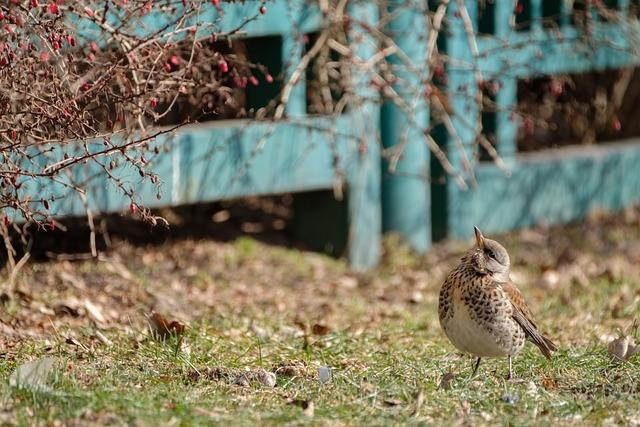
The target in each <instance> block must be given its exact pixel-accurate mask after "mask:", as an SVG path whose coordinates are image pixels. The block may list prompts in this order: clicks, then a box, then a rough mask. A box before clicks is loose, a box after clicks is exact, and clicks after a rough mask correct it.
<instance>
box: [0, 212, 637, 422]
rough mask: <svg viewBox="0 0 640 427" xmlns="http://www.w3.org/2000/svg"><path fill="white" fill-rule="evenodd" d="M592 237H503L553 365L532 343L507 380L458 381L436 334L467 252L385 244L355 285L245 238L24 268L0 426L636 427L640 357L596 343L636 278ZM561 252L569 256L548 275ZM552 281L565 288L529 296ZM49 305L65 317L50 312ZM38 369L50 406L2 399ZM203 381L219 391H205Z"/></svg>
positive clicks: (123, 249) (332, 270) (4, 364)
mask: <svg viewBox="0 0 640 427" xmlns="http://www.w3.org/2000/svg"><path fill="white" fill-rule="evenodd" d="M619 228H620V226H618V225H615V226H610V225H608V224H602V225H599V226H598V228H596V229H597V234H598V236H597V238H598V242H600V243H601V244H603V245H605V246H606V245H614V244H618V243H620V233H621V232H620V230H619ZM588 229H594V227H593V226H589V225H585V226H575V227H573V228H571V227H568V228H563V229H559V230H558V229H556V230H551V231H549V232H541V233H543V234H544V235H545V236H546V237H545V238H546V240H545V242H544V243H536V244H534V243H526V242H525V243H523V240H526V239H525V237H526V236H525V235H523V234H518V233H514V234H511V235H507V236H502V237H501V240H503V241H505V242H506V243H507V246H508V248H509V249H510V250H511V254H512V258H513V259H514V260H518V259H519V260H521V261H519V262H517V263H516V266H515V267H514V270H515V273H514V275H515V276H516V277H518V278H519V279H520V282H521V283H522V286H521V288H522V290H523V293H524V294H525V296H526V298H527V299H528V301H529V304H530V306H531V307H532V309H533V311H534V313H535V314H536V318H537V320H538V323H539V326H540V327H541V329H543V330H544V331H547V332H548V333H549V334H550V335H551V336H552V337H553V338H554V340H556V341H557V342H558V343H559V344H560V347H561V349H560V351H558V352H557V353H556V355H555V357H554V359H553V360H552V361H551V362H548V361H547V360H545V359H544V358H543V357H542V355H541V354H540V353H539V352H538V351H537V350H536V349H535V347H533V346H532V345H530V344H527V346H526V347H525V350H524V351H523V353H522V354H520V355H518V356H517V357H516V358H515V359H514V369H515V375H516V379H515V380H512V381H507V380H506V379H505V376H506V373H507V363H506V360H498V359H496V360H485V361H483V364H482V365H481V367H480V370H479V374H478V375H477V376H476V377H475V378H473V379H471V378H469V374H470V372H471V368H472V363H473V360H472V359H471V358H470V357H468V356H463V355H460V354H458V353H457V352H456V351H455V350H454V348H453V347H452V346H451V345H450V344H449V343H448V342H447V341H446V339H445V337H444V335H443V334H442V332H441V330H440V327H439V325H438V321H437V312H436V304H437V292H438V287H439V283H440V282H441V279H442V277H443V275H444V274H445V273H446V271H447V270H448V269H449V268H451V267H452V266H453V265H454V264H455V262H456V260H457V258H458V257H459V255H460V254H461V253H462V252H463V251H464V249H465V247H466V243H447V244H444V245H439V246H438V247H436V248H435V249H434V251H432V252H431V253H430V254H429V255H428V256H427V257H416V256H414V255H412V254H410V253H409V252H408V251H406V249H405V248H403V247H402V246H401V245H399V244H398V242H396V241H393V239H392V241H388V242H387V249H386V254H387V256H386V258H385V262H384V263H383V265H382V266H381V267H380V268H379V269H378V270H377V271H375V272H373V273H371V274H368V275H365V276H354V275H352V274H350V273H349V272H348V271H347V269H346V266H345V265H344V264H343V263H342V262H340V261H335V260H332V259H329V258H325V257H323V256H321V255H318V254H308V253H303V252H299V251H295V250H288V249H283V248H278V247H268V246H265V245H263V244H261V243H258V242H255V241H253V240H250V239H246V238H243V239H241V240H239V241H236V242H235V243H230V244H223V243H216V242H193V241H190V242H179V243H168V244H166V245H164V246H162V247H152V248H135V247H131V246H128V245H121V246H120V247H119V248H117V249H114V250H113V251H112V253H110V254H109V257H108V259H107V260H106V261H102V262H97V261H82V262H75V263H69V262H50V263H46V264H37V263H33V264H29V265H28V266H27V267H26V270H25V271H24V272H23V273H22V275H21V282H20V290H21V291H22V292H21V293H14V294H12V297H11V300H10V301H8V302H7V303H6V304H5V307H4V308H5V311H4V314H2V315H1V316H0V320H2V322H3V323H4V324H5V325H9V326H10V327H11V328H13V330H14V334H13V335H7V336H6V337H4V338H3V341H2V342H1V344H2V345H3V347H2V348H3V349H4V350H2V352H0V376H1V377H2V378H5V381H4V382H3V383H2V385H1V386H0V402H1V404H2V409H1V410H0V424H9V425H11V424H16V425H34V424H38V425H59V424H63V425H87V424H88V425H91V424H94V425H102V424H112V425H122V424H135V425H158V424H160V425H211V424H223V423H227V424H232V425H256V424H258V425H276V424H278V425H279V424H289V425H406V424H409V425H425V424H426V425H431V424H435V425H442V424H457V423H468V424H474V425H485V424H487V425H495V424H509V425H602V424H607V423H609V424H629V425H634V424H635V425H639V424H640V407H639V406H638V394H639V391H640V386H639V385H638V378H640V357H638V356H636V357H635V358H632V359H630V360H629V361H628V362H627V363H616V362H613V361H612V360H611V359H610V357H609V355H608V354H607V342H608V340H610V339H611V338H612V337H613V336H615V335H616V334H617V330H618V329H620V328H622V327H624V326H625V325H628V324H629V323H630V322H631V321H632V319H633V318H634V316H637V313H638V310H639V308H640V279H639V278H640V275H639V274H636V273H638V271H640V268H639V267H638V266H637V265H638V264H637V263H634V262H633V259H630V258H629V259H626V261H624V262H623V263H622V267H620V266H619V268H618V267H616V268H617V270H616V271H615V274H613V273H611V272H609V273H607V271H608V270H607V268H609V270H615V269H614V268H612V267H611V265H610V259H611V257H614V255H616V254H619V253H624V251H622V252H621V251H618V252H616V251H609V252H607V256H606V257H605V256H599V255H598V254H601V253H602V252H600V249H599V246H598V244H595V243H593V242H591V243H590V244H588V245H587V244H586V243H584V242H585V241H584V240H581V239H583V238H585V236H584V233H582V232H581V231H584V230H588ZM625 230H626V232H625V233H623V234H622V235H624V236H626V238H623V239H622V242H623V243H624V242H629V241H635V240H634V239H636V240H637V239H639V238H640V236H639V233H638V230H637V226H630V227H627V229H625ZM623 231H624V230H623ZM611 236H613V237H611ZM638 241H640V240H638ZM616 242H617V243H616ZM567 246H577V247H579V248H581V249H580V250H579V251H578V252H577V254H578V256H576V257H573V258H572V259H571V261H569V262H568V263H566V264H560V263H558V264H557V265H549V262H548V260H549V258H550V255H551V258H554V257H556V258H557V257H559V256H560V254H561V253H564V252H565V251H566V247H567ZM585 257H586V259H585ZM570 258H571V257H570ZM594 262H595V263H600V264H601V265H598V266H597V267H598V268H593V269H592V270H589V269H588V268H579V269H581V270H582V271H583V272H585V275H586V278H587V282H586V283H584V282H583V280H582V279H581V278H580V276H579V275H578V276H575V277H572V276H570V274H569V272H570V271H572V270H571V268H572V266H573V267H575V266H578V267H580V266H581V265H582V263H586V264H589V263H594ZM620 262H622V261H620ZM612 265H613V264H612ZM114 266H115V268H114ZM549 269H552V270H557V271H559V272H561V273H562V279H561V280H560V282H559V283H556V284H546V285H544V284H540V277H541V275H542V271H549ZM576 274H578V273H576ZM84 299H88V300H90V301H91V302H92V303H93V304H94V305H95V306H97V307H98V308H99V310H101V312H102V314H103V316H104V317H105V319H103V320H104V321H103V322H101V321H98V320H96V319H95V316H94V317H92V316H91V313H89V311H88V310H87V309H86V307H85V308H83V307H84V306H83V305H82V304H83V301H84ZM61 302H64V304H67V306H68V307H69V308H72V309H76V310H77V313H76V314H77V316H76V317H74V316H73V315H69V314H68V313H66V312H65V313H66V314H65V313H61V312H60V311H59V310H58V311H56V307H60V305H61ZM74 304H75V305H74ZM154 310H155V311H158V312H162V313H163V314H164V315H165V316H167V318H169V319H173V318H176V319H181V320H182V321H184V322H186V323H188V324H189V326H190V327H189V328H188V330H187V331H186V333H185V335H184V337H182V344H181V345H180V346H179V345H178V340H177V338H176V337H170V338H168V339H167V340H166V341H165V342H161V341H159V340H156V339H153V338H152V337H151V336H150V335H149V334H148V333H147V332H146V323H147V320H146V319H147V316H148V315H149V314H150V313H151V312H152V311H154ZM56 313H57V314H56ZM314 325H315V328H314ZM96 331H101V333H102V334H103V335H104V336H106V337H107V338H108V339H109V340H110V341H111V343H109V344H105V343H104V341H102V340H100V339H98V338H97V334H96ZM314 331H315V332H316V333H315V334H314ZM45 356H48V357H53V358H54V359H55V360H56V368H55V371H54V373H53V375H52V376H51V378H50V381H49V383H50V389H49V390H48V391H34V390H29V389H16V388H13V387H10V386H9V385H8V384H9V383H8V378H9V376H10V375H11V373H12V372H13V371H14V370H15V369H16V367H17V366H19V365H20V364H22V363H24V362H27V361H29V360H34V359H36V358H40V357H45ZM320 367H329V368H330V369H331V372H332V377H331V379H330V380H329V381H327V382H324V383H321V382H320V380H319V374H318V369H319V368H320ZM214 368H218V369H219V370H220V371H221V372H224V373H225V374H224V375H219V376H218V377H216V376H215V375H211V377H209V376H207V372H209V371H211V370H213V369H214ZM259 368H262V369H264V370H266V371H269V372H275V373H276V374H277V384H276V386H275V387H269V386H268V385H265V384H262V383H260V382H259V381H252V382H249V383H248V384H238V381H236V380H235V379H236V377H237V375H239V374H238V372H242V371H244V370H255V369H259ZM198 373H199V374H198ZM449 373H451V374H453V378H452V380H451V381H450V383H449V384H448V385H447V384H446V383H447V381H446V378H447V377H450V376H451V375H449ZM443 378H445V380H444V381H443ZM310 406H312V408H310ZM305 408H306V409H305Z"/></svg>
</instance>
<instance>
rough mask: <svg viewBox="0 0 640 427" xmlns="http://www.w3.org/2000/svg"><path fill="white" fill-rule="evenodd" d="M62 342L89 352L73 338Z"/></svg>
mask: <svg viewBox="0 0 640 427" xmlns="http://www.w3.org/2000/svg"><path fill="white" fill-rule="evenodd" d="M64 342H65V343H67V344H70V345H75V346H76V347H80V348H81V349H83V350H89V349H88V348H87V347H86V346H85V345H84V344H82V343H81V342H80V341H78V340H77V339H75V338H73V337H67V339H66V340H65V341H64Z"/></svg>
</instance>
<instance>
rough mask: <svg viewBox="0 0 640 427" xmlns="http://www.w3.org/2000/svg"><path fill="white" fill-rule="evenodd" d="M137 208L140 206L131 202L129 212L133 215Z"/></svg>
mask: <svg viewBox="0 0 640 427" xmlns="http://www.w3.org/2000/svg"><path fill="white" fill-rule="evenodd" d="M137 210H138V206H137V205H136V204H135V203H133V202H131V204H130V205H129V212H131V214H132V215H133V214H135V213H136V211H137Z"/></svg>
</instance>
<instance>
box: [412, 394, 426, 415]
mask: <svg viewBox="0 0 640 427" xmlns="http://www.w3.org/2000/svg"><path fill="white" fill-rule="evenodd" d="M423 403H424V392H423V391H422V390H420V391H419V392H418V394H417V395H416V402H415V405H414V407H413V412H411V416H412V417H417V416H419V415H420V408H421V407H422V404H423Z"/></svg>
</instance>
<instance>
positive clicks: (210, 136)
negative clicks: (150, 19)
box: [39, 0, 640, 269]
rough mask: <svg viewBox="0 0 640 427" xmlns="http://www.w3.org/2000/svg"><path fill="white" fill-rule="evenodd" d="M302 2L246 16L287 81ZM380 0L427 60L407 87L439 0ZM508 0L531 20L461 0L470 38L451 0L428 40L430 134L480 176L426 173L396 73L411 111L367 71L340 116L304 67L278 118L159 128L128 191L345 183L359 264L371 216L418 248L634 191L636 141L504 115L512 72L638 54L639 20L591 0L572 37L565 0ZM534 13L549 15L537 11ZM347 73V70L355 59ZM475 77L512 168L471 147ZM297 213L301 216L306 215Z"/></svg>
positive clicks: (215, 196) (364, 13)
mask: <svg viewBox="0 0 640 427" xmlns="http://www.w3.org/2000/svg"><path fill="white" fill-rule="evenodd" d="M304 3H306V2H304V1H301V0H299V1H285V0H276V1H275V2H272V3H268V8H269V12H268V13H267V14H266V15H265V16H264V17H261V19H259V20H256V21H254V22H252V23H251V24H249V25H248V26H247V27H246V28H245V30H246V32H247V33H248V34H249V35H250V36H266V35H278V36H280V37H282V50H281V55H282V59H283V63H284V64H289V66H285V81H286V75H287V73H289V75H290V73H291V72H292V71H293V67H294V66H295V64H296V63H297V61H296V59H297V58H300V57H301V55H302V54H303V43H304V42H303V40H302V38H301V37H300V34H301V33H310V32H313V31H316V30H318V29H319V26H320V25H321V19H320V16H319V12H318V11H317V10H316V9H315V8H314V7H308V6H305V4H304ZM388 3H389V12H391V13H390V14H389V16H391V17H392V18H391V19H390V20H388V22H386V26H387V27H386V30H387V31H388V34H389V35H390V36H391V37H392V39H393V40H394V41H395V43H396V44H397V46H398V47H399V48H400V49H402V50H404V53H405V57H408V58H411V60H412V61H414V66H415V67H418V68H420V67H423V68H424V69H423V73H422V74H420V73H417V74H416V73H407V74H406V75H401V76H400V77H401V78H404V79H405V80H407V81H409V83H411V84H412V85H413V86H416V87H418V86H420V85H421V84H422V81H423V80H424V79H425V78H426V77H428V76H429V71H430V70H428V69H427V68H425V67H424V64H426V63H427V61H426V60H427V51H428V49H429V46H428V36H427V29H428V27H427V25H426V22H427V20H426V19H425V13H426V10H427V9H428V7H429V6H431V7H432V8H433V7H437V5H438V2H428V3H435V5H434V4H427V2H426V1H420V0H406V1H400V0H393V1H389V2H388ZM521 3H522V6H518V7H521V8H522V10H521V12H520V13H521V14H523V15H524V17H525V18H526V19H524V21H527V22H530V24H529V25H526V26H523V28H518V27H517V25H516V26H514V22H515V23H516V24H517V23H518V22H519V21H523V19H522V16H520V17H515V16H514V2H512V1H510V0H504V1H502V0H495V1H493V2H491V1H486V2H484V4H485V7H486V9H485V10H483V13H482V19H480V18H479V13H478V4H477V2H472V1H465V2H464V4H465V5H466V11H467V12H468V14H469V18H470V20H471V23H472V25H473V31H474V39H475V40H476V41H477V50H476V48H475V47H474V45H473V43H470V42H469V40H470V39H469V32H468V28H467V29H465V25H464V20H463V19H462V18H461V13H460V10H459V7H458V6H459V5H460V4H461V3H459V2H457V1H455V0H451V1H450V4H449V6H448V8H447V10H446V14H447V15H446V20H447V21H448V23H449V24H448V28H447V31H446V32H443V36H442V37H441V38H440V39H439V40H438V48H439V49H440V50H442V51H444V52H445V53H446V55H447V56H448V58H449V59H450V60H449V61H448V63H447V64H448V65H447V69H446V73H447V76H448V81H447V83H446V86H447V87H446V89H447V90H446V92H447V93H448V96H449V100H450V104H451V108H452V109H453V111H454V114H453V115H452V125H453V127H454V128H455V130H456V134H457V136H458V137H459V138H460V140H459V143H460V144H457V145H456V144H454V141H453V139H452V137H451V136H450V135H444V134H443V135H441V136H440V138H439V142H440V144H441V147H442V148H443V150H444V151H445V152H447V154H448V157H449V159H450V161H451V163H452V164H453V166H454V167H455V168H456V169H457V170H459V171H461V170H464V168H463V163H462V161H463V153H464V155H466V157H467V158H469V159H470V161H471V163H472V165H473V170H474V174H475V179H476V180H477V183H478V185H477V186H472V187H471V188H470V189H468V190H465V189H462V188H461V187H460V186H459V185H458V184H456V181H455V180H451V179H449V180H447V181H446V183H444V184H440V183H438V182H435V181H434V182H431V180H430V179H429V178H430V176H432V175H434V174H437V173H438V171H437V170H436V169H437V162H436V161H434V160H433V159H432V156H431V155H430V151H429V150H428V149H427V145H426V144H425V137H424V134H423V131H424V129H426V128H428V126H429V120H430V112H429V108H428V103H427V101H426V98H425V97H424V96H416V93H415V92H411V91H410V90H407V89H406V87H409V86H405V89H403V88H402V87H400V86H399V87H398V88H397V90H398V93H399V94H400V95H401V96H402V97H403V98H404V99H405V100H407V102H408V104H409V105H410V106H411V108H412V111H413V114H412V117H411V118H408V117H407V116H406V114H405V113H406V112H405V111H403V110H402V109H401V108H398V106H397V105H394V104H393V103H387V104H384V105H383V106H382V108H380V106H379V104H380V103H379V102H378V100H379V98H378V94H377V92H372V89H371V88H370V85H369V82H368V81H365V80H366V79H365V78H362V81H356V82H355V88H356V89H355V90H356V91H358V92H359V95H361V96H360V98H361V99H364V100H365V102H363V103H362V104H361V105H359V106H357V108H353V109H351V110H349V111H348V112H346V113H344V114H343V115H341V116H338V117H333V116H331V117H329V116H312V115H308V114H307V112H306V101H305V83H304V78H302V79H300V81H299V82H298V84H297V85H295V87H294V89H293V91H292V95H291V100H290V102H289V103H288V105H287V119H286V120H284V121H281V122H277V123H274V122H269V121H264V122H259V121H246V120H231V121H216V122H209V123H204V124H198V125H193V126H189V127H185V128H182V129H180V130H179V131H178V132H177V133H176V134H175V135H172V136H164V137H162V138H158V140H157V141H155V142H154V144H158V145H159V146H161V147H163V148H168V149H169V150H168V152H167V153H166V154H165V155H162V156H158V157H157V161H156V162H155V164H153V166H152V168H153V169H154V171H155V172H157V174H158V176H159V177H160V179H161V180H162V181H163V182H164V186H163V193H162V194H161V195H160V196H161V197H160V199H159V200H158V199H157V197H156V188H155V187H154V186H153V185H151V184H149V183H141V184H139V185H138V188H137V190H136V191H137V195H138V196H139V197H141V198H142V200H143V201H144V203H145V205H146V206H149V207H154V206H163V205H164V206H166V205H169V204H171V205H177V204H187V203H194V202H200V201H211V200H219V199H225V198H234V197H240V196H248V195H261V194H274V193H282V192H302V191H308V190H316V189H331V188H336V186H342V184H343V183H344V184H346V185H347V187H348V192H347V195H348V206H349V239H348V255H349V259H350V261H351V264H352V265H353V267H354V268H356V269H366V268H368V267H371V266H373V265H374V264H375V263H376V262H377V260H378V257H379V250H380V236H381V233H382V231H383V228H384V230H393V231H397V232H399V233H401V234H402V235H404V236H405V237H406V238H407V240H408V241H409V242H410V243H411V245H412V246H413V247H415V248H416V249H418V250H421V251H424V250H426V249H427V248H428V247H429V246H430V245H431V241H432V236H433V235H438V234H440V235H450V236H455V237H468V236H470V234H471V231H472V226H473V225H478V226H479V227H480V228H482V230H483V231H486V232H489V233H491V232H498V231H504V230H509V229H513V228H517V227H523V226H528V225H531V224H535V223H536V222H540V221H545V222H547V223H557V222H564V221H570V220H573V219H576V218H580V217H582V216H584V215H585V214H586V213H587V212H588V211H589V210H591V209H593V208H595V207H603V208H608V209H619V208H621V207H623V206H625V205H627V204H629V203H633V202H637V201H640V144H639V143H633V142H632V143H624V144H623V143H621V144H607V145H606V146H596V147H575V148H568V149H562V150H553V151H542V152H537V153H532V154H519V153H517V150H516V135H517V128H518V126H519V123H518V121H517V120H513V117H512V115H511V111H512V110H513V107H514V106H515V105H516V102H517V82H518V79H521V78H526V77H533V76H538V75H545V74H554V73H567V72H581V71H588V70H601V69H606V68H619V67H627V66H633V65H635V64H636V63H637V62H638V58H640V56H638V55H637V54H636V52H634V49H635V46H633V43H631V42H630V40H633V35H635V34H637V33H638V31H637V28H638V24H637V20H629V21H626V20H625V21H623V22H617V23H613V22H606V21H605V20H601V19H599V18H598V16H597V14H596V13H595V12H594V17H593V22H592V23H591V25H592V26H591V29H590V34H589V37H588V38H585V36H584V32H583V30H582V29H580V28H577V27H576V26H575V25H573V24H572V20H571V19H570V14H571V11H569V10H565V9H564V8H565V7H566V5H567V4H568V3H570V2H564V1H546V0H544V1H542V0H529V1H526V2H521ZM349 7H350V14H351V15H352V16H357V17H358V20H359V21H360V22H364V23H365V24H368V25H370V26H371V27H375V26H377V25H378V24H379V21H378V19H379V10H378V6H377V5H376V4H374V2H355V1H354V2H350V6H349ZM617 7H618V9H619V10H620V12H621V13H622V15H624V14H625V13H627V11H628V10H629V9H628V8H629V2H626V1H618V2H617ZM247 8H255V4H254V3H253V2H246V3H245V4H240V3H234V4H233V5H225V11H226V13H225V16H224V20H223V24H222V25H223V26H227V27H228V28H233V27H234V26H236V25H237V24H238V23H239V22H241V20H242V19H243V18H244V17H245V16H247V15H249V12H248V10H249V9H247ZM251 10H252V11H253V9H251ZM547 21H549V22H551V23H552V25H546V24H545V22H547ZM223 29H224V28H223ZM480 29H481V30H482V31H483V33H482V34H480V33H479V30H480ZM352 31H357V27H356V26H354V28H353V30H352ZM362 35H365V36H366V32H363V33H361V34H359V35H358V37H356V36H355V35H354V38H353V39H354V40H357V43H356V44H355V46H356V47H357V50H358V52H357V53H358V55H359V56H360V57H361V58H370V57H372V56H373V55H374V54H375V53H376V52H377V51H378V49H379V48H378V46H377V44H376V43H377V42H376V41H375V40H373V39H369V38H367V37H362ZM391 61H392V62H393V61H394V58H393V57H392V58H391ZM354 75H356V76H357V77H356V79H357V78H359V77H358V76H359V73H358V72H356V73H354ZM479 75H481V76H482V79H483V80H484V81H494V82H499V86H498V87H499V90H498V91H497V93H496V97H495V98H496V103H497V105H498V107H499V109H498V111H497V113H496V114H495V134H496V139H497V147H496V149H497V152H498V154H499V155H500V156H501V158H502V159H503V160H504V162H505V165H506V166H507V168H508V169H509V170H510V175H508V174H506V173H505V172H504V171H503V170H501V169H500V168H498V167H497V166H496V165H495V164H494V163H493V162H483V161H480V160H478V156H477V153H476V152H475V150H477V144H476V138H477V133H476V131H475V129H474V123H469V122H468V118H470V117H476V116H477V113H478V111H477V108H478V107H477V104H476V103H475V101H474V99H475V96H476V91H477V90H479V89H478V76H479ZM303 77H304V76H303ZM380 137H381V139H382V147H384V148H387V149H388V148H393V147H394V146H396V145H397V144H402V147H403V153H404V154H403V156H402V157H401V159H400V160H399V162H398V163H397V167H396V170H395V173H394V174H390V173H388V171H387V170H386V166H387V164H384V165H382V164H381V161H380V158H381V157H380V144H379V141H380ZM457 146H461V147H463V151H460V150H458V149H456V148H455V147H457ZM96 172H97V171H96V170H94V169H92V167H91V166H90V165H87V167H86V168H84V169H80V170H78V171H77V173H79V174H84V175H86V176H90V175H91V174H95V173H96ZM119 174H120V175H119V176H121V177H125V178H126V177H127V174H130V175H131V178H130V179H131V180H132V181H135V179H136V178H135V176H136V175H137V171H136V170H134V169H133V168H131V170H126V169H123V170H121V171H119ZM138 181H140V180H139V179H138ZM343 181H344V182H343ZM468 182H470V181H469V180H468ZM39 190H45V189H39ZM46 191H51V192H54V193H55V192H57V193H61V192H64V191H67V190H65V189H64V188H57V189H56V188H54V189H51V188H48V189H46ZM89 196H90V197H89V200H90V205H91V208H92V209H93V210H94V211H100V212H116V211H122V210H124V209H126V208H127V206H128V204H129V201H128V200H125V199H124V198H123V197H121V196H120V195H119V193H118V192H116V191H114V189H113V188H110V186H109V185H107V186H105V185H104V183H98V184H96V185H92V186H91V187H90V191H89ZM52 211H53V212H57V213H58V214H82V213H84V211H85V207H84V206H83V204H82V202H81V201H80V200H78V199H77V198H76V197H72V198H68V199H64V200H60V201H59V202H58V203H57V205H56V206H55V207H52ZM383 218H384V222H383ZM304 226H306V227H310V228H313V227H315V226H316V224H311V223H310V224H305V225H304Z"/></svg>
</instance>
